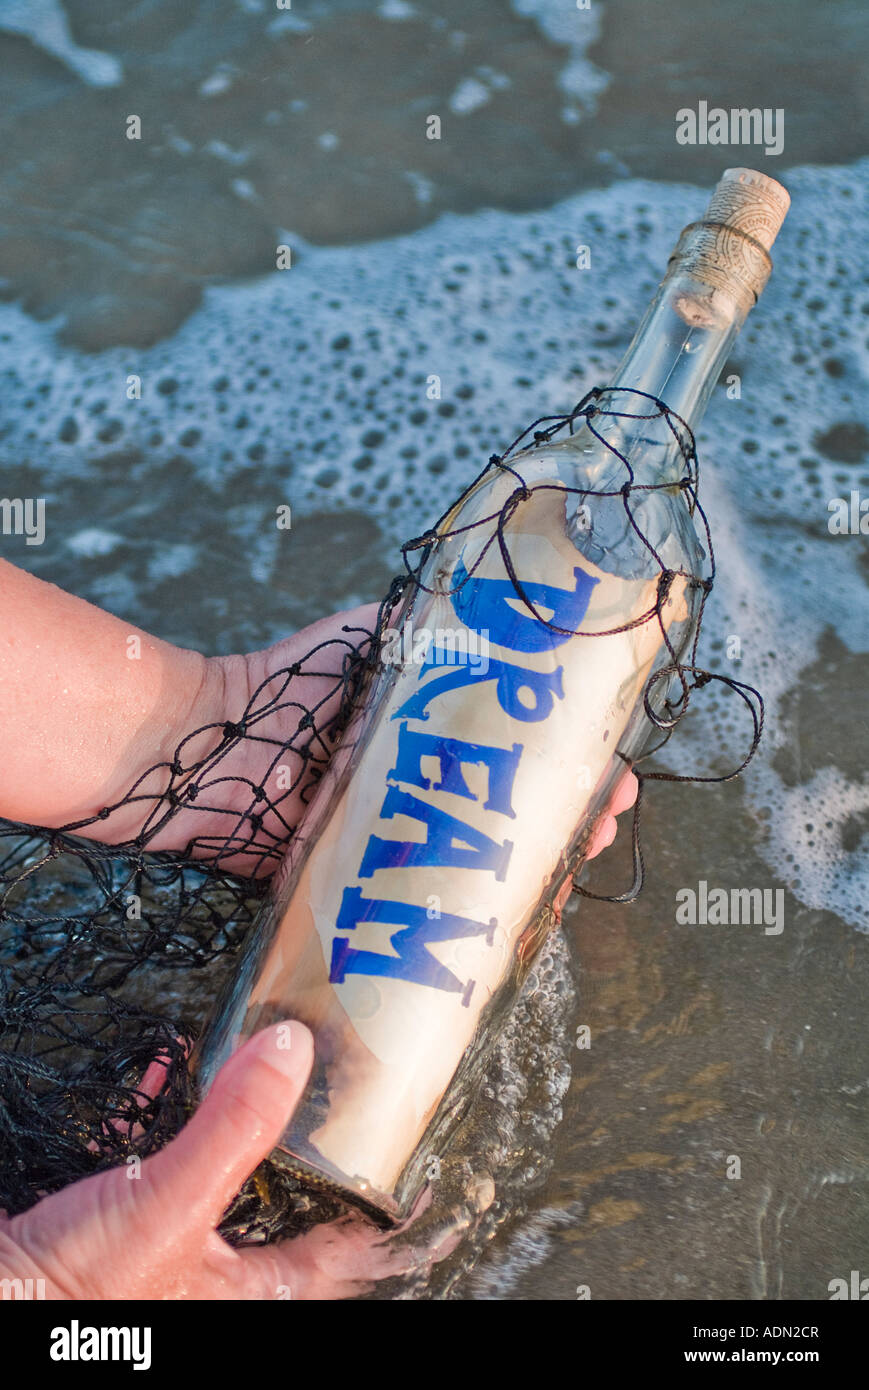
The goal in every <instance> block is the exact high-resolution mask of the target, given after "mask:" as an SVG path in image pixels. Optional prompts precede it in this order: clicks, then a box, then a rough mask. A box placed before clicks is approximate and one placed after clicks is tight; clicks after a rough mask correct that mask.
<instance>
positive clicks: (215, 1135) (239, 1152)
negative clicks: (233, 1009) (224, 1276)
mask: <svg viewBox="0 0 869 1390" xmlns="http://www.w3.org/2000/svg"><path fill="white" fill-rule="evenodd" d="M313 1054H314V1046H313V1039H312V1037H311V1034H310V1033H309V1032H308V1029H307V1028H306V1027H305V1026H304V1024H302V1023H276V1024H273V1025H272V1027H270V1028H265V1029H263V1031H262V1032H261V1033H257V1034H256V1036H255V1037H253V1038H251V1039H250V1040H249V1041H248V1042H246V1043H245V1044H244V1046H243V1047H241V1048H239V1050H238V1052H236V1053H235V1054H234V1055H233V1056H232V1057H230V1059H229V1061H227V1062H225V1063H224V1065H223V1066H222V1067H221V1069H220V1071H219V1072H218V1073H217V1076H216V1078H215V1080H214V1084H213V1085H212V1087H211V1090H210V1091H209V1092H208V1095H207V1096H206V1097H205V1099H204V1101H203V1102H202V1104H201V1106H200V1107H199V1109H198V1110H197V1112H196V1114H195V1115H194V1116H193V1118H192V1119H191V1120H190V1121H189V1123H188V1124H187V1125H185V1127H184V1129H183V1130H182V1131H181V1133H180V1134H179V1135H178V1137H177V1138H176V1139H173V1140H172V1142H171V1144H167V1146H166V1148H165V1149H163V1150H162V1151H161V1152H160V1153H159V1154H155V1156H154V1157H153V1158H151V1159H149V1160H148V1162H147V1163H145V1164H144V1165H143V1167H142V1177H143V1178H145V1177H147V1178H148V1179H149V1180H150V1181H149V1183H148V1187H149V1188H150V1190H151V1193H152V1194H153V1196H154V1198H155V1199H156V1200H157V1201H158V1202H159V1207H160V1211H161V1212H162V1214H163V1216H162V1219H163V1220H165V1216H166V1211H167V1208H171V1209H174V1210H175V1211H176V1212H178V1213H179V1214H180V1213H183V1214H184V1215H185V1216H186V1217H187V1218H188V1219H190V1220H193V1221H198V1220H201V1221H203V1222H208V1223H210V1224H211V1225H216V1223H217V1222H218V1220H219V1219H220V1217H221V1215H222V1214H223V1212H224V1211H225V1209H226V1207H227V1206H228V1205H229V1203H230V1201H231V1200H232V1198H233V1197H234V1196H235V1194H236V1193H237V1192H238V1190H239V1188H240V1187H241V1185H242V1183H243V1182H244V1180H245V1178H247V1177H248V1176H249V1175H250V1174H251V1173H252V1172H253V1170H254V1168H256V1166H257V1164H258V1163H260V1162H261V1161H262V1160H263V1159H264V1158H265V1157H266V1156H267V1155H268V1154H269V1153H270V1152H271V1150H272V1149H273V1148H274V1146H275V1144H276V1143H277V1142H278V1140H279V1139H280V1137H281V1135H282V1134H283V1132H284V1130H285V1129H286V1127H287V1124H288V1122H289V1119H290V1116H291V1115H292V1113H293V1111H294V1110H295V1108H296V1106H297V1105H298V1103H299V1100H300V1099H301V1095H302V1092H303V1090H304V1089H305V1085H306V1083H307V1080H308V1076H309V1075H310V1072H311V1064H312V1062H313Z"/></svg>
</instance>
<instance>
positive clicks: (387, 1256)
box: [236, 1216, 419, 1301]
mask: <svg viewBox="0 0 869 1390" xmlns="http://www.w3.org/2000/svg"><path fill="white" fill-rule="evenodd" d="M394 1236H395V1232H394V1231H389V1232H383V1231H379V1230H378V1229H377V1228H376V1227H375V1226H372V1224H371V1223H370V1222H369V1221H365V1220H363V1219H362V1218H360V1217H358V1216H347V1217H342V1218H340V1219H339V1220H338V1221H332V1222H329V1224H328V1225H323V1226H316V1227H315V1228H314V1229H313V1230H312V1231H308V1232H307V1234H306V1235H303V1236H297V1237H296V1238H295V1239H294V1240H288V1241H285V1242H283V1243H281V1244H277V1245H268V1246H263V1247H259V1248H257V1249H254V1250H243V1251H241V1252H236V1253H238V1254H240V1256H241V1260H242V1263H243V1266H244V1276H245V1277H244V1284H245V1288H246V1293H247V1297H248V1298H258V1299H272V1298H277V1299H293V1300H295V1299H299V1300H307V1301H310V1300H312V1299H336V1298H352V1297H354V1296H355V1295H358V1294H360V1293H365V1292H367V1291H368V1290H369V1289H370V1288H371V1287H372V1285H373V1284H374V1283H376V1282H377V1281H378V1280H380V1279H389V1278H393V1277H395V1276H396V1275H399V1274H407V1273H408V1272H409V1271H410V1270H412V1269H415V1268H417V1266H418V1263H419V1259H418V1256H417V1254H416V1252H415V1251H414V1250H413V1249H412V1248H410V1247H399V1246H397V1245H395V1244H393V1240H394Z"/></svg>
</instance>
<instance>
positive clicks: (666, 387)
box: [609, 267, 745, 430]
mask: <svg viewBox="0 0 869 1390" xmlns="http://www.w3.org/2000/svg"><path fill="white" fill-rule="evenodd" d="M744 319H745V307H744V299H742V301H741V302H740V300H739V299H738V298H737V296H735V295H731V294H729V293H728V292H727V291H726V290H724V289H721V288H717V287H716V288H713V287H712V286H710V285H708V284H706V283H705V282H704V281H702V280H699V279H697V278H695V277H694V276H693V275H691V274H690V273H689V272H688V271H686V270H683V269H679V268H678V267H675V268H674V269H673V271H672V272H671V273H670V274H669V275H667V277H666V279H665V280H664V281H663V283H662V285H661V287H660V289H659V290H658V293H657V294H656V296H655V298H654V299H653V301H652V303H651V304H650V306H649V308H648V310H647V311H646V314H645V317H644V318H643V321H642V323H641V324H640V326H639V328H638V329H637V332H636V333H635V335H634V339H633V342H632V343H631V345H630V347H629V348H628V351H627V353H626V354H625V357H624V359H623V361H622V363H621V365H620V367H619V368H618V370H617V372H616V374H615V376H614V378H613V380H612V383H611V385H610V387H609V390H610V391H611V392H614V393H615V392H618V391H620V390H625V389H628V388H630V389H631V390H633V391H644V392H646V393H647V394H648V395H650V396H655V397H657V399H658V400H661V401H663V402H664V404H665V405H666V406H667V407H668V409H669V410H671V411H673V412H674V413H675V414H676V415H679V416H681V418H682V419H683V420H684V421H685V422H686V424H688V425H689V426H690V427H691V429H692V430H693V429H695V428H696V426H697V424H698V422H699V420H700V418H701V416H702V414H703V411H704V410H705V409H706V405H707V403H708V401H709V397H710V395H711V394H712V390H713V388H714V386H715V383H716V382H717V381H718V378H719V376H720V375H721V370H722V368H723V367H724V364H725V362H726V360H727V356H728V353H729V352H730V348H731V346H732V344H733V340H734V339H735V337H736V335H737V333H738V332H739V330H740V328H741V327H742V324H743V322H744ZM629 399H630V398H625V399H622V400H614V401H613V404H614V405H616V407H617V408H618V409H620V410H630V409H631V408H632V407H631V405H630V404H626V400H629Z"/></svg>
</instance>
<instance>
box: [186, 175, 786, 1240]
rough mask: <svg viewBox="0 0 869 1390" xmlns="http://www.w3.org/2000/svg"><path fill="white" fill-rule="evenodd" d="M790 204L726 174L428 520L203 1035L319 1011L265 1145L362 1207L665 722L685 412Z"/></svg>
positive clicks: (694, 598)
mask: <svg viewBox="0 0 869 1390" xmlns="http://www.w3.org/2000/svg"><path fill="white" fill-rule="evenodd" d="M788 201H789V200H788V196H787V194H786V192H785V191H784V189H782V188H781V187H780V185H778V184H777V183H774V181H773V180H771V179H768V178H766V177H765V176H764V175H761V174H755V173H753V172H752V171H749V170H743V169H736V170H728V171H727V172H726V173H725V175H724V177H723V179H722V180H721V182H720V184H719V185H718V188H717V189H716V192H715V194H714V196H713V198H712V201H711V203H710V205H709V208H708V210H707V213H706V215H705V217H704V218H703V220H702V221H701V222H699V223H695V224H692V226H691V227H688V228H686V229H685V231H684V232H683V234H682V237H681V239H680V241H679V244H678V246H677V248H676V250H675V252H674V254H673V257H672V258H671V261H670V267H669V270H668V273H667V276H666V278H665V279H664V281H663V283H662V285H661V287H660V289H659V290H658V293H657V295H656V297H655V299H654V301H653V303H652V304H651V306H650V308H649V310H648V312H647V314H646V316H645V318H644V319H643V322H642V324H641V326H640V328H639V330H638V332H637V334H636V336H635V338H634V340H633V342H632V344H631V346H630V348H629V350H628V353H627V355H626V357H625V359H624V361H623V363H622V365H621V367H620V368H619V370H618V372H617V374H616V376H615V378H614V380H613V382H612V384H611V386H610V387H609V388H608V389H607V390H605V391H603V392H601V393H600V394H599V395H598V396H597V397H596V398H595V399H593V400H592V401H591V402H590V404H589V407H588V409H587V410H586V412H585V413H584V414H583V415H582V416H580V417H578V418H577V419H576V420H574V421H573V422H572V427H571V428H572V433H570V434H568V435H567V436H566V437H564V438H562V439H560V440H558V441H556V440H555V439H548V440H547V439H543V440H538V441H537V442H536V443H534V444H533V445H532V446H530V447H528V448H526V449H523V450H522V451H520V452H518V453H515V454H512V455H511V456H510V457H509V459H508V460H506V461H505V462H504V463H501V464H492V465H490V467H489V468H488V469H487V470H486V471H485V472H484V474H483V475H482V476H481V477H480V478H479V479H478V480H477V482H476V483H475V484H474V486H473V487H471V488H470V489H469V490H468V492H466V494H465V495H464V497H463V498H462V499H461V500H460V501H459V503H458V504H457V505H456V506H455V507H454V508H453V510H452V511H451V512H450V513H449V514H448V515H447V516H446V517H445V518H443V519H442V521H441V523H440V524H439V526H438V528H437V535H436V536H434V537H433V538H432V543H431V546H430V547H429V548H427V549H426V550H425V552H424V558H423V562H422V565H421V567H420V571H419V576H418V578H419V583H418V584H417V585H415V586H413V587H412V589H411V591H410V592H409V593H408V594H407V596H406V597H405V599H404V601H403V603H402V605H401V607H400V611H399V612H398V613H397V614H396V615H395V617H394V618H393V629H392V630H391V632H390V633H389V634H387V639H388V640H387V641H386V642H385V643H384V647H383V652H382V659H381V661H380V664H379V666H378V667H377V669H376V671H375V673H374V676H373V678H372V681H371V684H370V687H369V689H368V692H367V696H366V698H365V699H364V700H363V702H362V704H361V706H360V708H359V710H358V713H357V715H356V716H355V717H354V720H353V721H352V723H351V725H350V727H349V728H348V730H347V732H346V733H345V735H344V737H343V740H342V742H341V745H340V748H339V750H338V752H337V753H336V755H335V757H334V759H333V761H332V764H331V765H330V769H329V772H328V773H327V776H326V777H325V778H324V780H323V783H322V784H321V786H320V788H319V790H318V792H317V796H316V798H315V800H314V802H313V804H312V806H311V808H310V810H309V812H308V813H307V814H306V816H305V818H304V820H303V822H302V824H301V825H300V827H299V829H298V831H297V833H296V836H295V838H294V840H293V841H292V843H291V845H290V848H289V851H288V854H287V858H286V861H285V864H284V867H283V869H282V870H281V872H280V873H279V875H278V880H277V882H276V885H275V890H274V893H273V897H272V902H271V906H270V907H269V908H268V909H267V910H266V911H265V912H264V914H263V916H262V918H261V919H260V921H259V922H258V924H257V925H256V927H255V928H254V929H253V930H252V931H251V934H250V938H249V940H248V942H247V943H246V947H245V950H244V954H243V958H242V960H241V962H240V965H239V967H238V971H237V973H236V976H235V978H234V979H233V981H232V982H231V986H230V988H229V989H228V990H227V991H226V992H225V994H224V997H223V999H222V1000H221V1002H220V1004H219V1005H218V1008H217V1010H216V1013H215V1015H214V1017H213V1019H212V1021H211V1023H210V1025H209V1027H208V1028H207V1030H206V1033H205V1036H204V1038H203V1040H202V1043H201V1045H200V1048H199V1050H198V1054H197V1067H198V1073H199V1080H200V1086H201V1088H202V1089H205V1088H207V1086H208V1085H209V1084H210V1082H211V1080H212V1079H213V1076H214V1074H215V1072H216V1070H217V1069H218V1067H219V1066H220V1065H221V1064H222V1062H223V1061H224V1060H225V1059H226V1057H227V1056H228V1055H229V1053H230V1051H231V1050H232V1049H233V1048H234V1047H236V1046H238V1044H239V1043H240V1042H241V1041H243V1040H244V1039H245V1038H247V1037H249V1036H250V1035H251V1034H252V1033H254V1032H256V1031H257V1030H258V1029H260V1028H262V1027H265V1026H266V1025H268V1024H269V1023H273V1022H275V1021H278V1020H282V1019H286V1018H296V1019H300V1020H302V1021H303V1022H304V1023H306V1024H307V1025H308V1026H309V1027H310V1028H311V1029H312V1031H313V1033H314V1038H315V1062H314V1070H313V1074H312V1077H311V1081H310V1083H309V1086H308V1088H307V1091H306V1094H305V1096H304V1098H303V1100H302V1103H301V1104H300V1106H299V1107H298V1109H297V1111H296V1113H295V1114H294V1116H293V1118H292V1121H291V1123H290V1125H289V1127H288V1129H287V1131H286V1133H285V1135H284V1136H283V1139H282V1141H281V1144H280V1146H279V1147H278V1149H277V1150H275V1152H274V1154H273V1158H274V1160H275V1161H278V1162H282V1163H284V1164H286V1165H288V1166H289V1167H291V1168H292V1169H293V1170H294V1171H295V1172H296V1173H298V1174H300V1175H301V1176H303V1177H305V1178H306V1179H307V1180H308V1181H309V1182H311V1183H312V1184H313V1185H314V1186H319V1187H324V1186H325V1187H328V1188H330V1189H334V1190H336V1191H338V1192H340V1193H343V1194H344V1195H345V1197H346V1198H347V1199H348V1200H351V1201H353V1202H355V1203H357V1204H361V1205H363V1206H367V1207H368V1208H369V1209H370V1210H372V1211H373V1212H375V1213H377V1214H378V1215H381V1216H386V1217H392V1218H398V1217H401V1216H402V1215H403V1214H405V1213H406V1212H407V1210H408V1209H409V1206H410V1205H411V1203H412V1201H413V1200H414V1198H415V1196H416V1194H417V1193H418V1191H419V1189H420V1187H421V1184H422V1183H423V1182H424V1181H425V1173H426V1168H427V1167H428V1165H429V1164H430V1161H431V1158H432V1157H433V1156H439V1155H442V1154H443V1153H444V1148H445V1145H446V1143H447V1141H448V1138H449V1133H450V1130H451V1129H452V1127H453V1126H454V1124H455V1122H456V1118H457V1116H458V1115H459V1114H460V1113H461V1104H460V1103H459V1102H460V1098H461V1097H463V1096H464V1097H467V1096H469V1095H471V1094H472V1087H473V1081H474V1076H475V1073H476V1071H477V1070H478V1068H479V1066H480V1064H481V1062H482V1060H483V1059H484V1057H485V1054H486V1051H487V1049H488V1047H489V1045H490V1044H491V1042H492V1040H493V1039H494V1037H495V1036H496V1034H497V1031H498V1028H499V1025H500V1023H501V1022H502V1020H503V1019H504V1018H505V1016H506V1014H507V1013H508V1011H509V1010H510V1008H511V1007H512V1005H513V1002H514V1000H515V997H516V994H517V991H518V990H519V988H520V987H521V984H522V981H523V979H524V978H525V975H526V973H527V971H528V968H529V966H530V964H531V962H532V960H533V959H534V956H535V955H536V953H537V951H538V950H539V948H540V946H541V945H542V943H543V941H544V940H545V938H546V936H547V934H548V932H549V930H550V929H551V927H552V925H553V923H554V922H555V921H556V920H557V906H556V905H557V901H558V897H559V893H560V892H561V891H562V890H563V889H564V888H565V886H566V884H567V881H568V880H569V879H570V878H571V877H572V876H573V875H574V874H575V873H576V872H577V870H578V869H579V867H580V865H581V863H582V860H583V857H584V855H585V853H586V850H587V847H588V844H589V840H590V837H591V834H592V832H593V829H594V826H595V823H596V821H597V820H598V818H599V817H600V816H601V815H602V814H603V813H604V812H605V811H606V808H607V806H608V804H609V802H610V799H611V797H612V793H613V791H614V788H615V785H616V783H617V781H618V780H619V778H620V777H621V776H622V775H623V774H624V771H625V761H626V760H627V761H628V762H630V761H631V760H632V759H634V758H636V757H637V756H638V755H639V754H640V753H641V752H642V751H643V749H644V747H646V746H647V744H648V742H649V739H650V736H652V735H655V736H659V735H657V732H656V730H655V728H654V726H653V725H652V724H651V722H650V720H649V718H648V715H647V711H646V707H645V703H644V695H645V694H646V692H647V691H648V700H649V705H650V707H651V708H652V709H653V710H657V711H660V710H661V709H662V708H663V703H664V700H665V698H666V696H667V692H668V689H669V686H670V681H669V680H668V679H660V680H658V681H657V682H655V683H654V684H653V686H651V687H650V686H649V681H650V677H651V676H652V674H653V672H655V671H656V670H659V669H661V668H665V667H667V668H669V667H671V666H672V665H673V663H674V661H677V660H678V659H679V658H680V657H682V655H683V654H684V653H685V651H686V649H687V647H688V645H689V644H690V642H691V640H692V637H693V634H694V630H695V625H696V620H697V614H698V611H699V606H700V600H701V594H702V581H703V578H704V550H703V546H702V543H701V539H700V538H699V537H698V534H697V531H696V529H695V523H694V518H693V515H692V497H693V488H692V487H691V486H690V484H686V483H685V482H684V481H683V480H684V479H685V478H686V477H689V478H690V476H691V470H690V464H689V465H688V466H686V458H685V445H686V442H687V440H688V438H689V436H688V433H687V431H686V430H685V429H684V428H683V424H682V423H680V422H684V424H687V425H688V426H690V427H692V428H693V427H694V426H695V425H696V423H697V420H698V419H699V417H700V415H701V413H702V411H703V409H704V407H705V405H706V402H707V400H708V397H709V394H710V392H711V390H712V388H713V386H714V384H715V382H716V381H717V379H718V377H719V374H720V372H721V369H722V367H723V365H724V362H725V360H726V358H727V355H728V352H729V350H730V347H731V344H732V342H733V339H734V338H735V336H736V334H737V333H738V331H739V328H740V326H741V324H742V322H743V320H744V317H745V314H746V312H747V311H748V309H749V308H750V307H751V304H752V303H753V302H754V301H755V299H756V297H757V295H758V294H759V292H760V290H761V289H762V287H763V284H764V283H765V281H766V278H767V276H768V274H769V270H770V265H771V263H770V260H769V255H768V250H769V247H770V246H771V244H772V241H773V239H774V237H775V235H776V232H777V231H778V228H779V226H780V225H781V222H782V220H783V218H784V215H785V212H786V210H787V206H788ZM656 402H663V403H664V404H665V405H666V407H667V410H666V411H663V410H662V409H661V408H660V406H659V405H658V404H657V403H656ZM625 484H630V488H629V490H628V491H625ZM677 694H678V692H677Z"/></svg>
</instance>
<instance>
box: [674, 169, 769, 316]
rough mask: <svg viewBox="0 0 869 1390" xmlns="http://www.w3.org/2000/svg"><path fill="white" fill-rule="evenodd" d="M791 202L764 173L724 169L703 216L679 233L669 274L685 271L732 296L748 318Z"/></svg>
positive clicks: (759, 291) (767, 277)
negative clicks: (675, 271) (771, 250)
mask: <svg viewBox="0 0 869 1390" xmlns="http://www.w3.org/2000/svg"><path fill="white" fill-rule="evenodd" d="M790 201H791V200H790V196H789V194H788V192H787V189H785V188H783V187H782V185H781V184H780V183H777V182H776V180H775V179H771V178H769V176H768V175H767V174H760V173H758V172H757V171H756V170H755V169H725V171H724V173H723V175H722V177H721V178H720V179H719V181H718V184H717V186H716V189H715V192H714V193H713V194H712V197H711V198H710V200H709V206H708V207H707V209H706V212H705V213H704V215H703V217H702V218H701V219H700V221H699V222H692V223H691V224H690V225H689V226H687V227H686V228H685V229H684V231H683V232H682V235H681V236H680V238H679V241H678V243H677V246H676V249H675V251H674V252H673V254H672V256H671V257H670V267H669V268H670V270H671V271H672V270H676V269H680V270H686V271H688V273H689V274H690V275H692V276H693V277H694V278H695V279H697V280H702V281H703V282H704V283H705V284H707V285H710V286H712V288H713V289H715V290H718V291H720V292H721V293H726V294H729V295H731V296H732V297H733V298H734V299H736V300H737V301H738V302H739V304H740V306H741V308H742V309H743V311H744V312H745V313H747V312H748V310H749V309H750V308H751V307H752V305H753V304H755V303H756V302H757V299H758V296H759V295H760V293H761V290H762V289H763V287H764V285H765V284H766V282H767V280H768V279H769V275H770V271H771V270H772V261H771V259H770V255H769V252H770V247H771V246H772V244H773V242H774V241H775V239H776V236H777V235H778V231H779V228H780V227H781V224H782V222H783V221H784V219H785V215H786V213H787V210H788V208H789V207H790ZM674 262H675V263H677V264H674Z"/></svg>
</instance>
